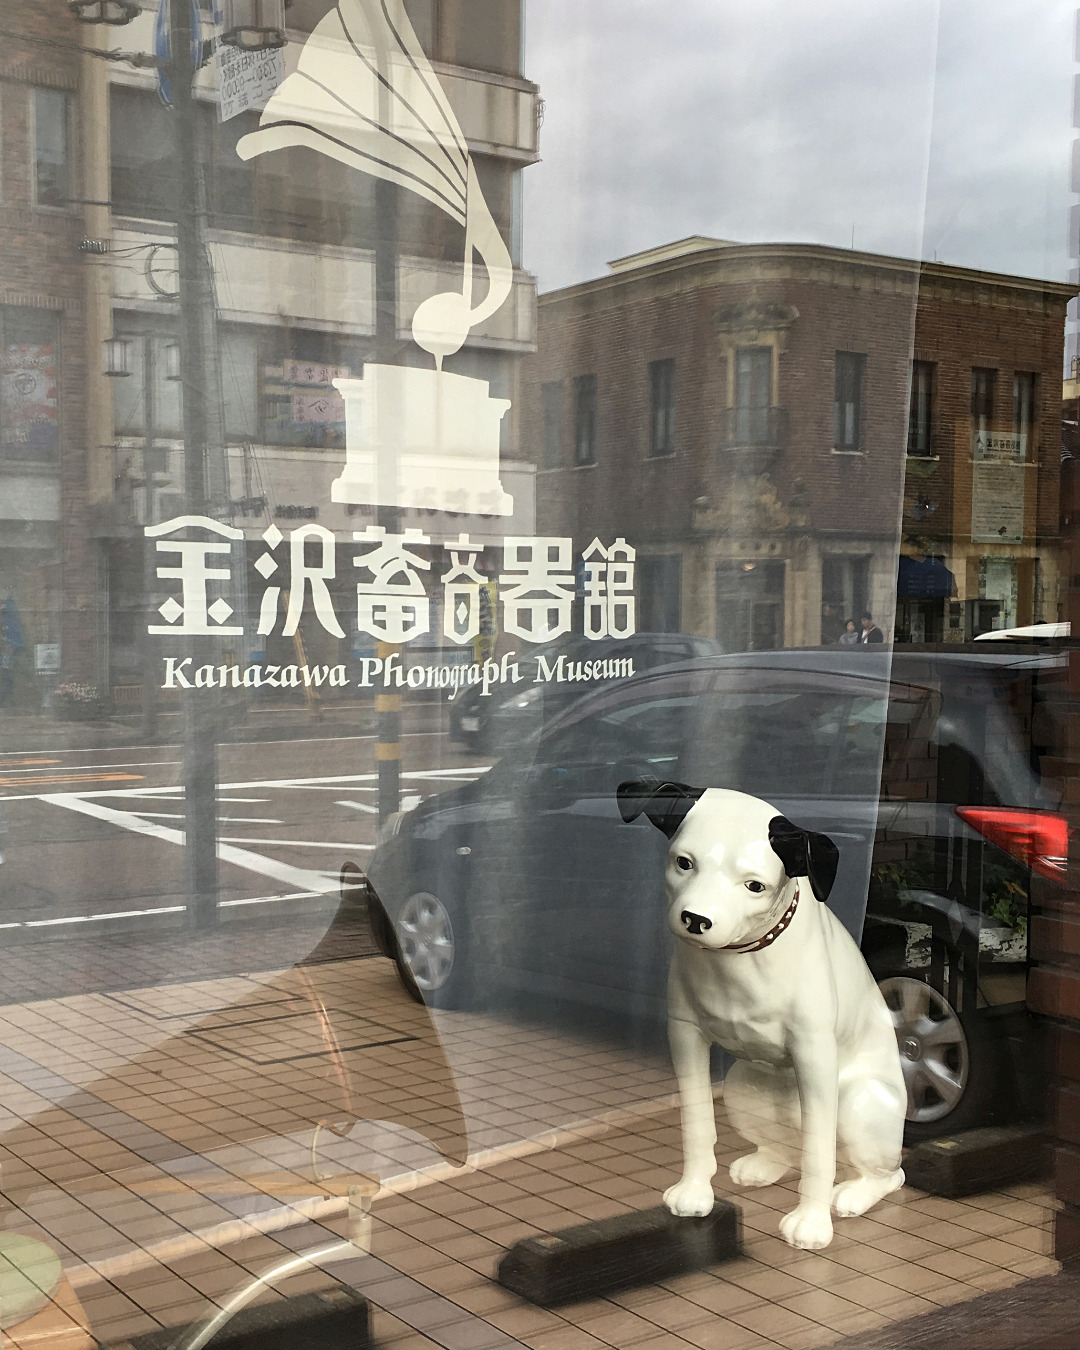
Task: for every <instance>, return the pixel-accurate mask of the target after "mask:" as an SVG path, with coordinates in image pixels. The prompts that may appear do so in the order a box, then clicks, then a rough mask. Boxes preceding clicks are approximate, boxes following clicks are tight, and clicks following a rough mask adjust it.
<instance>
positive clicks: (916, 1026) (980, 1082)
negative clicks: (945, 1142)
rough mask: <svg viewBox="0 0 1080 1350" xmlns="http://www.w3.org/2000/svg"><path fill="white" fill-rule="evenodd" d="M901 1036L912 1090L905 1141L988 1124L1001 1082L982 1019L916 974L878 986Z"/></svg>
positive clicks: (906, 1081) (903, 1062) (899, 1044)
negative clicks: (964, 1010) (967, 1012)
mask: <svg viewBox="0 0 1080 1350" xmlns="http://www.w3.org/2000/svg"><path fill="white" fill-rule="evenodd" d="M878 988H879V989H880V990H881V993H882V996H883V997H884V999H885V1004H886V1007H887V1008H888V1009H889V1015H890V1016H891V1018H892V1023H893V1029H894V1030H895V1032H896V1043H897V1047H898V1049H899V1051H900V1067H901V1068H902V1070H903V1073H904V1085H905V1086H906V1088H907V1094H908V1107H907V1125H906V1126H905V1129H904V1142H905V1143H907V1144H914V1143H919V1142H920V1141H922V1140H924V1139H934V1138H937V1137H938V1136H939V1135H942V1134H954V1133H956V1132H957V1131H959V1130H966V1129H970V1128H971V1127H972V1126H974V1125H979V1124H983V1123H985V1121H986V1119H987V1117H988V1116H989V1115H990V1114H991V1112H992V1109H993V1105H994V1100H995V1090H996V1086H997V1083H998V1078H999V1069H998V1065H997V1059H996V1056H995V1054H994V1043H993V1041H992V1040H991V1038H990V1037H989V1036H988V1035H987V1033H986V1031H985V1029H984V1028H983V1027H982V1024H981V1023H980V1022H979V1020H978V1019H977V1018H974V1017H969V1016H965V1015H964V1014H962V1013H959V1012H957V1011H956V1009H955V1008H953V1006H952V1004H951V1003H950V1002H949V1001H948V999H947V998H946V997H945V996H944V995H943V994H941V993H939V992H938V991H937V990H936V989H934V988H933V986H932V985H929V984H927V983H926V981H925V980H920V979H918V978H916V977H915V976H913V975H891V976H887V977H885V978H884V979H880V980H879V981H878Z"/></svg>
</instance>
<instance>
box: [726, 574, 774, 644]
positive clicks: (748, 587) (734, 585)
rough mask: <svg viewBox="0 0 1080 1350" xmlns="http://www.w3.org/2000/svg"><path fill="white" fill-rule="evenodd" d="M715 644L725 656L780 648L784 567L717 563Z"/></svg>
mask: <svg viewBox="0 0 1080 1350" xmlns="http://www.w3.org/2000/svg"><path fill="white" fill-rule="evenodd" d="M716 640H717V642H719V643H720V645H721V647H722V648H723V649H724V651H725V652H765V651H773V650H775V649H776V648H777V647H782V646H783V645H784V564H783V563H782V562H744V563H738V562H732V563H719V564H718V565H717V568H716Z"/></svg>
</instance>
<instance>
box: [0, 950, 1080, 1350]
mask: <svg viewBox="0 0 1080 1350" xmlns="http://www.w3.org/2000/svg"><path fill="white" fill-rule="evenodd" d="M318 972H319V976H318V980H317V982H316V983H315V988H316V993H317V997H316V999H315V1001H314V1002H312V999H311V993H310V988H307V987H306V986H305V985H304V978H303V971H302V970H290V971H284V972H283V971H261V972H256V973H249V974H247V975H244V976H234V977H231V978H228V979H221V980H203V981H198V982H185V983H176V984H171V985H157V986H155V987H154V988H152V989H147V990H143V991H139V990H127V991H126V992H123V993H113V994H106V993H99V994H82V995H73V996H71V997H67V998H59V999H50V1000H41V1001H38V1002H35V1003H23V1004H12V1005H8V1006H6V1007H3V1008H0V1103H2V1106H0V1131H2V1133H0V1193H2V1195H3V1197H4V1199H5V1201H6V1207H5V1209H4V1210H3V1228H4V1230H5V1231H6V1232H9V1233H19V1234H24V1235H27V1236H31V1237H37V1238H39V1239H41V1240H42V1241H44V1242H46V1243H47V1244H48V1245H49V1246H51V1247H52V1248H53V1250H54V1251H56V1252H57V1253H58V1255H59V1256H60V1257H61V1259H62V1262H63V1266H64V1277H63V1281H62V1283H61V1285H60V1288H59V1290H58V1291H57V1292H56V1294H55V1296H54V1297H53V1299H52V1301H51V1303H50V1304H49V1305H48V1306H47V1307H46V1308H45V1309H44V1310H43V1311H42V1312H40V1313H37V1314H36V1315H34V1316H33V1317H32V1318H30V1319H29V1320H27V1321H25V1322H23V1323H21V1324H20V1325H19V1326H16V1327H11V1328H7V1329H6V1335H7V1338H8V1340H7V1343H8V1344H9V1345H10V1346H12V1347H14V1348H15V1350H30V1347H33V1350H43V1347H47V1350H88V1348H89V1347H91V1346H94V1345H98V1344H103V1343H109V1342H112V1341H116V1340H119V1339H121V1338H123V1337H128V1336H133V1335H136V1334H138V1333H139V1332H141V1331H145V1330H151V1329H154V1328H156V1327H159V1326H178V1325H181V1324H184V1323H186V1322H189V1321H192V1320H194V1319H196V1318H200V1317H203V1316H205V1315H206V1314H207V1313H208V1312H209V1311H211V1310H212V1309H213V1308H215V1307H217V1306H220V1305H221V1304H222V1303H224V1302H225V1301H227V1299H228V1298H229V1297H230V1296H231V1295H232V1294H234V1293H235V1292H236V1291H237V1290H239V1289H240V1288H242V1287H244V1286H245V1285H246V1284H248V1283H249V1282H250V1281H251V1279H252V1277H253V1276H258V1275H263V1274H265V1273H266V1272H268V1271H269V1270H272V1269H273V1268H274V1267H275V1266H277V1265H279V1264H280V1263H281V1262H283V1261H285V1260H288V1259H291V1258H292V1257H293V1256H294V1255H295V1254H296V1253H302V1252H304V1251H310V1250H312V1249H317V1248H321V1247H325V1246H326V1245H327V1244H330V1243H334V1242H335V1240H342V1239H344V1238H345V1237H346V1236H349V1237H350V1238H351V1239H352V1242H353V1244H354V1245H351V1246H343V1247H341V1248H338V1249H336V1250H335V1251H333V1252H332V1253H330V1254H329V1255H327V1256H325V1257H322V1258H320V1259H319V1260H318V1261H317V1262H315V1263H314V1265H313V1267H312V1268H310V1269H306V1270H304V1271H302V1272H301V1273H298V1274H293V1275H291V1276H290V1277H289V1278H287V1279H285V1280H284V1281H283V1282H281V1283H280V1284H278V1285H277V1286H276V1288H275V1289H267V1290H266V1291H264V1293H263V1295H262V1297H264V1298H280V1297H282V1296H286V1295H288V1294H292V1293H298V1292H301V1291H306V1290H310V1289H313V1288H325V1287H328V1286H332V1285H334V1284H335V1283H337V1282H339V1281H341V1282H345V1283H347V1284H349V1285H351V1286H353V1287H355V1288H358V1289H359V1290H360V1291H361V1292H363V1293H364V1294H366V1295H367V1296H368V1297H369V1298H370V1299H371V1301H372V1303H373V1305H374V1306H375V1309H376V1312H375V1327H376V1333H377V1336H378V1344H379V1345H380V1346H384V1347H388V1348H390V1347H392V1350H420V1348H421V1347H429V1346H430V1347H442V1350H508V1348H509V1347H515V1346H528V1347H530V1350H602V1348H603V1347H616V1350H624V1347H625V1348H626V1350H630V1348H631V1347H633V1350H690V1347H698V1350H769V1348H771V1347H776V1346H783V1347H787V1350H804V1347H806V1348H808V1347H813V1346H820V1345H828V1344H834V1343H837V1342H839V1341H841V1340H842V1338H844V1337H848V1338H851V1337H853V1336H854V1337H856V1338H857V1337H860V1336H861V1337H863V1338H864V1339H863V1340H862V1341H860V1340H858V1339H855V1340H851V1339H849V1340H848V1341H847V1344H848V1345H855V1344H866V1345H870V1344H874V1345H879V1346H881V1347H884V1346H886V1345H893V1344H899V1341H887V1340H878V1341H872V1340H870V1339H867V1338H870V1337H873V1336H878V1337H880V1336H886V1335H889V1334H896V1335H901V1336H903V1337H905V1338H907V1337H908V1336H909V1332H908V1330H907V1327H908V1326H909V1325H910V1326H913V1327H914V1326H917V1325H918V1324H917V1323H911V1324H908V1323H906V1322H905V1319H909V1318H913V1317H918V1316H919V1315H921V1314H930V1315H931V1316H935V1315H936V1316H939V1317H941V1316H944V1315H945V1313H944V1312H943V1311H942V1310H951V1309H953V1306H954V1305H960V1304H965V1305H967V1306H966V1307H965V1308H964V1309H963V1310H962V1311H963V1314H964V1315H963V1317H962V1322H963V1324H964V1325H965V1326H967V1327H969V1328H972V1327H974V1326H975V1325H976V1322H975V1321H974V1319H975V1318H979V1317H982V1316H983V1314H981V1313H980V1312H979V1308H980V1306H981V1305H980V1304H979V1303H978V1302H973V1300H978V1299H979V1296H980V1295H982V1294H984V1293H986V1292H987V1291H1000V1290H1009V1291H1012V1290H1013V1288H1014V1287H1015V1286H1020V1293H1019V1294H1018V1295H1016V1296H1017V1297H1023V1286H1022V1283H1021V1282H1023V1281H1025V1280H1028V1279H1031V1277H1039V1276H1046V1275H1050V1274H1052V1273H1053V1272H1055V1271H1056V1269H1057V1266H1056V1264H1055V1262H1054V1261H1053V1260H1052V1259H1051V1257H1050V1255H1049V1252H1050V1231H1051V1220H1052V1202H1051V1200H1050V1197H1049V1196H1048V1194H1047V1191H1046V1189H1045V1188H1044V1187H1043V1186H1041V1185H1037V1184H1027V1185H1021V1186H1014V1187H1007V1188H1004V1189H1002V1190H999V1191H995V1192H992V1193H989V1194H986V1195H982V1196H976V1197H972V1198H970V1199H968V1200H962V1201H947V1200H941V1199H935V1198H931V1197H928V1196H926V1195H923V1194H921V1193H919V1192H917V1191H915V1190H912V1189H910V1188H905V1189H904V1190H903V1191H901V1192H899V1193H898V1194H897V1195H896V1196H893V1197H890V1198H889V1200H887V1201H886V1202H884V1203H882V1204H880V1205H878V1206H877V1207H876V1208H875V1209H874V1210H873V1211H872V1212H871V1213H870V1214H869V1215H867V1216H865V1217H863V1218H860V1219H852V1220H841V1221H838V1223H837V1228H836V1236H835V1238H834V1241H833V1243H832V1245H831V1246H830V1247H829V1248H828V1249H827V1250H826V1251H824V1252H821V1253H806V1252H798V1251H795V1250H793V1249H792V1248H790V1247H788V1246H787V1245H786V1244H785V1243H784V1242H783V1241H782V1240H781V1239H780V1237H779V1234H778V1224H779V1221H780V1218H781V1216H782V1214H783V1213H785V1212H786V1211H787V1210H789V1209H790V1208H792V1207H793V1206H794V1204H795V1203H796V1193H795V1189H794V1185H793V1183H792V1182H790V1181H789V1182H788V1183H786V1184H781V1185H777V1186H771V1187H767V1188H765V1189H762V1190H759V1191H753V1192H745V1191H735V1188H733V1187H732V1186H731V1184H730V1182H729V1180H728V1178H727V1171H726V1168H727V1165H728V1164H729V1163H730V1162H731V1160H732V1159H733V1158H735V1157H736V1156H737V1155H738V1154H739V1153H740V1152H741V1151H744V1149H745V1145H743V1144H742V1143H741V1141H740V1140H739V1139H738V1138H737V1136H736V1135H735V1134H734V1133H733V1131H732V1130H731V1129H730V1127H729V1126H728V1125H727V1123H726V1119H725V1117H724V1113H723V1107H722V1103H721V1104H719V1105H718V1126H719V1144H718V1149H717V1152H718V1158H719V1162H720V1171H719V1172H718V1174H717V1179H716V1187H717V1191H718V1192H719V1193H720V1194H721V1195H723V1196H725V1197H728V1198H731V1199H733V1200H734V1201H735V1202H736V1203H737V1204H738V1205H739V1206H740V1208H741V1210H742V1214H743V1223H744V1255H743V1256H742V1257H741V1258H740V1259H739V1260H736V1261H733V1262H729V1263H727V1264H725V1265H721V1266H718V1267H715V1268H713V1269H710V1270H707V1271H703V1272H700V1273H697V1274H693V1275H686V1276H680V1277H678V1278H676V1279H672V1280H668V1281H664V1282H663V1283H661V1284H660V1285H657V1286H653V1287H649V1288H644V1289H638V1290H631V1291H627V1292H625V1293H622V1294H616V1295H613V1296H612V1297H610V1298H605V1299H592V1300H588V1301H587V1302H583V1303H579V1304H575V1305H572V1306H569V1307H563V1308H559V1309H556V1310H552V1311H547V1310H543V1309H539V1308H535V1307H533V1306H531V1305H529V1304H527V1303H525V1302H523V1301H522V1300H521V1299H519V1298H518V1297H516V1296H515V1295H512V1294H510V1293H508V1292H507V1291H505V1290H503V1289H502V1288H501V1287H500V1286H499V1285H497V1284H496V1283H495V1282H494V1276H495V1273H496V1270H497V1266H498V1263H499V1260H500V1259H501V1257H502V1255H503V1253H504V1252H505V1250H506V1249H507V1247H509V1246H510V1245H511V1244H512V1243H513V1242H515V1241H517V1240H518V1239H519V1238H522V1237H525V1236H529V1235H533V1234H537V1233H546V1232H551V1231H553V1230H557V1229H560V1228H563V1227H567V1226H569V1225H571V1224H574V1223H580V1222H584V1221H585V1220H589V1219H597V1218H603V1217H606V1216H608V1215H613V1214H618V1213H622V1212H625V1211H627V1210H630V1209H638V1208H644V1207H649V1206H652V1205H655V1204H656V1203H657V1202H658V1197H659V1195H660V1193H661V1192H662V1190H663V1189H664V1187H665V1186H667V1185H670V1184H671V1182H672V1181H673V1180H674V1179H675V1177H676V1176H677V1174H678V1168H679V1162H680V1146H679V1131H678V1113H677V1107H676V1103H675V1098H674V1096H673V1083H672V1079H671V1074H670V1068H669V1066H668V1064H667V1062H666V1060H665V1059H663V1058H662V1057H659V1058H650V1057H649V1056H647V1055H639V1054H634V1053H633V1052H631V1051H630V1050H627V1049H626V1048H625V1047H620V1046H619V1045H616V1044H612V1043H609V1042H606V1041H604V1040H602V1039H600V1038H598V1037H590V1036H587V1035H584V1034H572V1033H570V1032H568V1031H566V1030H552V1029H550V1028H548V1027H542V1026H534V1025H530V1024H529V1023H527V1022H524V1021H514V1020H510V1019H508V1018H500V1017H497V1016H486V1015H481V1014H467V1013H443V1014H438V1015H437V1017H436V1021H437V1026H438V1031H439V1033H440V1037H441V1048H442V1050H443V1051H444V1052H445V1056H446V1061H445V1062H446V1063H447V1064H448V1065H449V1066H450V1068H452V1070H453V1081H452V1084H451V1086H452V1087H453V1088H455V1089H456V1098H457V1100H458V1102H459V1104H460V1108H461V1112H462V1114H463V1119H464V1122H465V1124H466V1126H467V1129H468V1138H469V1148H470V1154H469V1161H468V1163H467V1164H466V1165H465V1166H464V1167H457V1166H455V1165H453V1163H452V1162H449V1161H446V1160H445V1159H440V1158H439V1157H438V1155H437V1153H436V1152H435V1150H434V1149H433V1147H432V1145H431V1143H430V1142H425V1139H424V1138H423V1137H422V1135H421V1133H418V1132H417V1130H416V1129H414V1128H410V1127H409V1125H408V1123H407V1122H408V1120H409V1119H410V1118H411V1119H412V1121H413V1124H414V1125H415V1126H418V1127H419V1129H421V1130H426V1131H427V1134H428V1139H429V1140H430V1139H434V1140H435V1142H436V1144H440V1143H441V1145H442V1146H443V1147H445V1148H446V1149H447V1152H448V1153H452V1152H453V1148H452V1146H450V1145H449V1144H448V1143H447V1137H448V1136H447V1130H449V1132H450V1133H451V1134H452V1129H451V1128H450V1126H451V1125H452V1121H451V1120H450V1115H448V1114H447V1112H448V1110H450V1107H451V1106H452V1103H451V1102H450V1099H449V1097H448V1096H447V1082H448V1080H447V1078H446V1077H445V1076H443V1074H442V1068H441V1065H442V1061H440V1060H439V1058H438V1054H439V1049H440V1044H439V1038H434V1039H433V1038H432V1035H429V1030H428V1028H427V1023H426V1021H425V1019H426V1018H427V1014H426V1012H425V1010H423V1009H419V1008H416V1006H415V1005H413V1007H412V1010H411V1011H409V1010H406V1009H404V1008H403V1006H402V1005H401V1004H400V1003H399V1002H397V1001H396V996H395V995H394V994H393V993H392V990H394V989H396V988H397V986H396V981H394V976H393V974H392V971H391V970H390V967H389V963H388V962H386V961H385V960H383V959H382V958H377V957H366V958H365V957H350V958H346V959H341V960H330V961H326V962H324V963H323V964H321V965H320V966H319V967H318ZM305 989H306V992H305ZM238 1009H239V1010H241V1011H240V1012H238V1011H237V1010H238ZM409 1017H411V1018H412V1019H413V1020H412V1021H411V1022H409V1021H408V1018H409ZM361 1078H363V1079H364V1081H363V1083H362V1085H361V1086H362V1095H363V1096H364V1099H365V1100H374V1099H378V1100H380V1101H381V1102H382V1103H383V1105H381V1106H379V1107H378V1108H377V1109H378V1111H379V1112H380V1114H383V1115H384V1119H383V1121H382V1122H377V1121H373V1120H362V1121H361V1122H360V1123H358V1124H356V1125H355V1126H354V1127H353V1128H352V1129H351V1130H350V1131H349V1133H348V1134H347V1136H345V1137H338V1136H337V1135H336V1134H335V1132H334V1127H335V1126H341V1125H343V1124H345V1123H346V1122H347V1116H348V1113H347V1112H346V1111H343V1110H342V1102H343V1101H345V1102H346V1104H348V1102H349V1101H350V1100H351V1101H352V1102H353V1105H354V1106H355V1104H356V1099H350V1098H349V1096H348V1094H349V1092H350V1090H352V1089H354V1088H355V1087H356V1085H357V1083H358V1082H360V1079H361ZM418 1101H419V1102H420V1103H421V1109H419V1110H417V1102H418ZM425 1103H426V1104H425ZM410 1112H411V1113H412V1115H411V1117H410ZM432 1112H434V1114H432ZM324 1113H325V1115H324ZM450 1114H451V1115H452V1111H451V1113H450ZM313 1119H325V1121H326V1125H325V1126H323V1127H319V1128H316V1129H314V1130H313V1129H312V1127H311V1123H310V1122H311V1121H312V1120H313ZM440 1130H442V1131H443V1132H442V1133H441V1134H440ZM376 1190H377V1195H376V1196H375V1199H374V1201H373V1202H371V1203H370V1217H371V1223H370V1227H369V1226H368V1224H367V1221H366V1219H365V1211H366V1209H367V1207H368V1204H369V1202H370V1197H371V1194H372V1193H373V1192H375V1191H376ZM355 1244H360V1247H363V1248H365V1250H360V1249H359V1247H357V1246H356V1245H355ZM1062 1278H1065V1279H1067V1278H1068V1277H1062ZM1042 1287H1045V1288H1048V1289H1051V1290H1059V1289H1060V1288H1061V1287H1062V1286H1061V1285H1060V1284H1059V1283H1057V1282H1055V1281H1048V1282H1042V1283H1036V1284H1034V1285H1032V1286H1030V1288H1032V1289H1034V1290H1036V1291H1037V1290H1038V1289H1039V1288H1042ZM1047 1299H1049V1302H1047V1303H1046V1306H1050V1303H1052V1302H1053V1296H1045V1297H1044V1302H1046V1300H1047ZM1059 1301H1060V1300H1059ZM0 1315H2V1310H0ZM997 1315H998V1314H996V1313H994V1312H991V1314H990V1316H991V1318H993V1317H995V1316H997ZM1028 1316H1029V1318H1030V1319H1031V1321H1030V1323H1029V1325H1030V1326H1031V1329H1032V1330H1034V1329H1035V1323H1036V1322H1037V1320H1038V1316H1039V1314H1038V1312H1037V1311H1030V1310H1029V1313H1028ZM941 1343H943V1344H948V1345H949V1346H950V1350H959V1347H960V1345H961V1342H960V1341H959V1340H958V1339H957V1337H956V1335H955V1333H954V1332H950V1333H949V1334H948V1335H947V1337H946V1339H945V1341H943V1342H941ZM904 1344H910V1345H926V1346H928V1345H931V1344H934V1342H932V1341H927V1340H925V1339H924V1340H922V1341H918V1340H911V1339H905V1340H904ZM981 1344H983V1345H985V1346H986V1347H990V1346H992V1344H993V1342H992V1341H989V1340H986V1341H984V1342H982V1343H981ZM1077 1344H1080V1342H1077Z"/></svg>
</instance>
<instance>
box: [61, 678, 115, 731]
mask: <svg viewBox="0 0 1080 1350" xmlns="http://www.w3.org/2000/svg"><path fill="white" fill-rule="evenodd" d="M53 707H54V708H55V709H56V712H57V716H58V717H59V718H60V719H61V721H64V722H92V721H94V720H96V719H97V718H99V717H101V716H102V714H103V713H104V711H105V701H104V699H103V698H102V697H101V693H100V691H99V690H98V687H97V685H94V684H87V683H86V682H85V681H83V680H67V681H65V682H64V683H63V684H58V685H57V686H56V688H55V689H54V690H53Z"/></svg>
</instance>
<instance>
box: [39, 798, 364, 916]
mask: <svg viewBox="0 0 1080 1350" xmlns="http://www.w3.org/2000/svg"><path fill="white" fill-rule="evenodd" d="M41 800H42V801H46V802H52V803H53V804H54V805H55V806H62V807H64V808H65V809H67V810H68V811H78V812H81V813H82V814H83V815H84V816H91V817H92V818H94V819H97V820H103V821H105V822H106V823H107V824H110V825H119V826H120V828H121V829H125V830H130V831H131V832H132V833H133V834H142V835H146V836H148V837H149V838H151V839H160V840H164V841H165V842H167V843H170V844H183V842H184V831H183V830H174V829H172V828H170V827H169V826H166V825H155V824H154V822H153V821H152V820H145V819H143V817H142V816H137V815H134V814H133V813H132V812H131V811H118V810H117V809H116V808H115V807H113V806H103V805H102V804H101V803H100V802H90V801H87V800H86V798H85V797H81V796H77V795H76V794H75V793H72V792H56V793H52V794H49V795H45V796H42V798H41ZM217 855H218V858H219V859H220V860H221V861H222V862H227V863H231V864H232V866H233V867H240V868H243V869H244V870H245V871H248V872H257V873H258V874H259V875H260V876H264V877H273V878H274V880H275V881H282V882H284V883H285V884H286V885H287V886H292V887H293V888H294V889H303V890H309V891H313V892H315V893H316V894H318V895H326V894H329V893H330V891H332V890H336V889H337V886H338V881H337V878H336V877H335V878H334V880H333V881H332V882H331V881H329V879H328V878H327V877H325V876H323V875H322V874H321V873H319V872H310V871H307V870H305V869H304V868H302V867H293V866H292V865H291V864H289V863H283V862H277V861H275V859H273V858H264V857H262V856H260V855H259V854H258V853H248V852H247V850H246V849H240V848H236V847H235V846H234V845H233V844H220V843H219V844H218V850H217Z"/></svg>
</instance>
